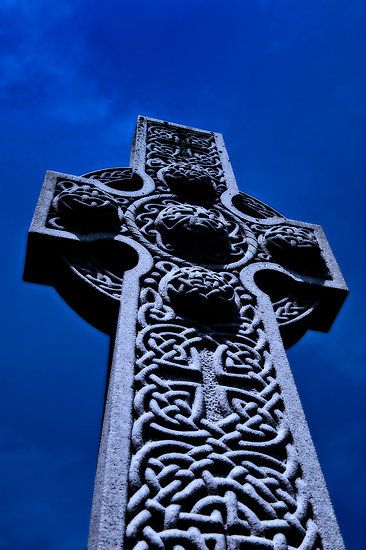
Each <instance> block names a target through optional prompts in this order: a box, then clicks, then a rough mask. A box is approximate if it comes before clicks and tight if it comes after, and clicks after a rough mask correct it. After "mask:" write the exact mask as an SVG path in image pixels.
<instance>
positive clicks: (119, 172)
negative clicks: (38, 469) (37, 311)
mask: <svg viewBox="0 0 366 550" xmlns="http://www.w3.org/2000/svg"><path fill="white" fill-rule="evenodd" d="M25 278H26V280H30V281H35V282H40V283H45V284H51V285H54V286H55V287H56V289H57V290H58V291H59V292H60V293H61V295H62V296H63V297H64V298H65V299H66V300H67V301H68V302H69V303H70V304H71V305H72V307H73V308H75V309H76V310H77V311H78V312H80V313H81V315H83V316H84V318H85V319H87V320H88V321H90V322H91V323H93V324H94V325H95V326H97V327H98V328H100V329H101V330H103V331H105V332H107V333H108V334H110V335H111V337H112V342H113V344H112V345H113V353H112V354H111V360H110V365H109V374H108V392H107V397H106V404H105V412H104V419H103V429H102V435H101V441H100V450H99V458H98V466H97V474H96V482H95V492H94V498H93V508H92V516H91V528H90V535H89V546H88V548H89V550H112V549H113V550H114V549H116V550H117V549H119V550H120V549H122V548H123V549H131V550H132V549H134V550H148V549H164V548H166V549H172V550H173V549H175V550H178V549H179V550H182V549H187V550H191V549H196V550H205V549H206V550H224V549H225V550H234V549H239V548H253V549H254V548H255V549H274V550H286V549H289V550H293V549H299V550H300V549H301V550H311V549H314V550H315V549H319V550H320V549H325V550H338V549H341V548H344V546H343V542H342V539H341V536H340V534H339V530H338V527H337V522H336V520H335V517H334V513H333V510H332V506H331V503H330V500H329V496H328V493H327V489H326V486H325V483H324V479H323V476H322V473H321V470H320V466H319V464H318V461H317V458H316V454H315V450H314V447H313V444H312V441H311V437H310V434H309V431H308V427H307V424H306V421H305V418H304V413H303V411H302V408H301V404H300V401H299V397H298V394H297V392H296V389H295V384H294V380H293V378H292V374H291V370H290V368H289V365H288V363H287V359H286V355H285V351H284V348H285V347H288V346H289V345H291V344H293V343H294V342H295V341H296V340H298V339H299V338H300V337H301V336H302V335H303V334H304V333H305V332H306V330H308V329H313V330H323V331H326V330H328V329H329V327H330V325H331V323H332V321H333V320H334V318H335V316H336V314H337V311H338V310H339V308H340V306H341V304H342V302H343V300H344V298H345V296H346V292H347V290H346V287H345V283H344V281H343V278H342V276H341V273H340V271H339V268H338V266H337V264H336V261H335V259H334V257H333V255H332V252H331V250H330V248H329V245H328V243H327V241H326V239H325V237H324V234H323V232H322V229H321V228H320V227H319V226H317V225H310V224H307V223H301V222H297V221H293V220H290V219H287V218H285V217H283V216H282V215H281V214H279V213H278V212H276V211H275V210H273V209H272V208H270V207H268V206H266V205H264V204H263V203H262V202H260V201H258V200H256V199H254V198H252V197H250V196H248V195H246V194H244V193H240V192H239V191H238V188H237V185H236V182H235V178H234V175H233V173H232V170H231V167H230V163H229V159H228V156H227V153H226V149H225V146H224V142H223V139H222V136H221V135H220V134H216V133H213V132H207V131H203V130H197V129H194V128H189V127H186V126H181V125H178V124H170V123H166V122H162V121H159V120H154V119H149V118H143V117H140V118H139V120H138V124H137V128H136V134H135V139H134V144H133V148H132V157H131V167H129V168H111V169H106V170H99V171H96V172H91V173H88V174H85V175H84V176H83V177H77V176H73V175H68V174H61V173H57V172H47V175H46V179H45V183H44V185H43V188H42V191H41V196H40V200H39V203H38V206H37V209H36V213H35V216H34V219H33V223H32V226H31V229H30V233H29V240H28V251H27V261H26V269H25ZM315 391H318V389H316V390H315Z"/></svg>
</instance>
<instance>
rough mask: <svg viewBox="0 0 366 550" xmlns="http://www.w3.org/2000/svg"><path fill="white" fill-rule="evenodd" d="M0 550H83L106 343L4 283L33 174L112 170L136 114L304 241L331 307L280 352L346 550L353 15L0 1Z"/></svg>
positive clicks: (359, 25) (360, 69)
mask: <svg viewBox="0 0 366 550" xmlns="http://www.w3.org/2000/svg"><path fill="white" fill-rule="evenodd" d="M0 16H1V23H2V24H1V30H0V41H1V42H0V52H1V54H0V72H1V77H0V99H1V102H0V109H1V116H0V120H1V124H2V130H1V134H0V139H1V153H2V154H1V175H2V178H1V179H2V191H1V196H2V200H1V206H2V209H3V213H2V215H1V217H0V219H1V222H2V224H3V226H2V228H1V240H2V242H3V252H2V258H3V267H2V269H1V276H2V278H3V281H2V287H1V288H2V297H3V302H4V305H5V307H4V308H3V311H4V313H3V315H2V317H1V319H2V327H1V336H2V354H1V355H2V370H1V378H2V390H1V399H0V413H1V418H2V419H4V421H3V422H2V436H1V439H0V442H1V446H2V449H1V457H0V461H1V463H0V477H1V494H2V498H1V499H0V518H1V520H0V523H1V527H0V548H1V549H6V550H8V549H11V550H23V549H24V550H42V549H47V550H80V549H83V548H85V544H86V538H87V530H88V521H89V511H90V505H91V497H92V490H93V481H94V472H95V463H96V454H97V445H98V437H99V426H100V421H101V411H102V401H103V391H104V379H105V372H106V364H107V353H108V338H107V337H106V336H105V335H103V334H101V333H99V332H98V331H96V330H95V329H93V328H91V327H90V326H89V325H87V324H86V323H85V322H84V321H83V320H82V319H80V318H79V317H78V316H77V315H76V313H74V312H73V311H72V310H71V309H70V308H69V307H68V306H67V305H66V304H65V303H64V302H63V301H62V299H61V298H60V297H59V296H58V295H57V294H56V292H55V291H54V290H53V289H52V288H48V287H42V286H38V285H32V284H25V283H23V282H22V280H21V277H22V266H23V261H24V252H25V243H26V233H27V230H28V226H29V224H30V221H31V217H32V215H33V211H34V207H35V204H36V201H37V198H38V194H39V191H40V186H41V183H42V181H43V176H44V172H45V170H46V169H53V170H57V171H63V172H67V173H75V174H81V173H85V172H88V171H90V170H93V169H98V168H103V167H108V166H124V165H128V159H129V147H130V143H131V139H132V133H133V128H134V124H135V119H136V116H137V115H138V114H144V115H147V116H152V117H156V118H163V119H167V120H171V121H175V122H180V123H182V124H188V125H193V126H197V127H201V128H205V129H209V130H215V131H218V132H222V133H223V134H224V137H225V139H226V144H227V147H228V150H229V153H230V155H231V160H232V163H233V167H234V171H235V173H236V176H237V179H238V183H239V186H240V188H241V190H242V191H245V192H246V193H249V194H252V195H254V196H257V197H258V198H260V199H262V200H263V201H265V202H267V203H269V204H270V205H271V206H273V207H274V208H276V209H278V210H279V211H281V212H283V213H284V214H285V215H287V216H288V217H290V218H294V219H300V220H303V221H309V222H314V223H320V224H321V225H323V227H324V230H325V232H326V234H327V236H328V239H329V241H330V243H331V246H332V247H333V250H334V252H335V255H336V257H337V260H338V262H339V264H340V266H341V269H342V271H343V274H344V276H345V278H346V281H347V283H348V285H349V287H350V289H351V295H350V297H349V298H348V300H347V302H346V303H345V305H344V308H343V310H342V311H341V313H340V314H339V317H338V319H337V320H336V322H335V324H334V326H333V328H332V330H331V332H330V333H329V334H327V335H324V334H318V333H308V334H307V335H306V336H305V337H304V338H303V340H302V341H301V342H300V343H299V344H297V345H296V346H295V347H294V348H293V349H292V350H290V352H289V357H290V362H291V364H292V367H293V371H294V374H295V378H296V381H297V384H298V388H299V392H300V395H301V398H302V401H303V405H304V409H305V412H306V415H307V417H308V420H309V424H310V429H311V433H312V435H313V437H314V441H315V445H316V448H317V451H318V453H319V458H320V462H321V465H322V467H323V471H324V474H325V477H326V480H327V483H328V485H329V490H330V494H331V497H332V500H333V503H334V507H335V511H336V514H337V517H338V519H339V522H340V526H341V530H342V533H343V535H344V538H345V542H346V545H347V547H348V548H349V549H351V550H363V549H364V548H365V535H364V529H365V527H364V513H365V505H364V503H365V491H366V483H365V481H366V480H365V477H366V474H365V468H364V453H365V447H366V446H365V438H364V436H363V432H364V431H365V428H364V427H365V420H364V418H365V413H366V403H365V401H366V400H365V388H366V384H365V378H366V374H365V369H364V364H365V344H364V342H365V336H364V331H363V330H362V328H361V327H362V326H363V325H364V322H365V321H364V314H365V310H366V308H365V293H364V287H365V284H364V279H365V253H364V250H365V235H366V232H365V215H364V213H365V178H366V155H365V126H366V102H365V91H366V90H365V87H366V86H365V84H366V71H365V66H366V31H365V28H366V2H365V1H361V0H359V1H357V0H348V1H346V2H341V1H340V0H328V1H326V0H306V2H293V1H291V0H287V1H286V0H257V1H255V0H248V1H229V0H228V1H227V2H219V1H213V0H210V1H208V0H207V1H203V0H195V1H193V0H190V1H189V0H187V1H185V2H182V1H170V2H169V1H168V0H165V1H162V0H157V1H154V2H153V1H147V0H146V1H141V0H136V1H135V2H132V1H128V2H127V1H122V2H121V1H117V0H116V1H108V0H105V1H104V2H100V3H99V2H92V1H80V0H72V1H70V0H62V1H61V2H49V1H46V0H33V1H32V0H3V1H2V2H1V7H0Z"/></svg>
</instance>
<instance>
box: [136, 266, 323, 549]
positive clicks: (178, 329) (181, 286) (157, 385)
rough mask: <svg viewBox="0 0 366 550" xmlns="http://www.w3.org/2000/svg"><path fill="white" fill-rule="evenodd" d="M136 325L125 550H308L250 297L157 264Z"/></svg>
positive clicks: (206, 277) (304, 515)
mask: <svg viewBox="0 0 366 550" xmlns="http://www.w3.org/2000/svg"><path fill="white" fill-rule="evenodd" d="M216 283H218V284H216ZM210 293H212V299H213V302H215V301H216V305H217V308H218V309H219V310H220V307H221V301H223V303H225V307H226V306H227V304H228V303H231V304H233V306H234V308H235V309H236V307H237V304H238V312H237V313H238V315H237V316H236V315H233V316H232V317H231V322H230V315H229V318H228V320H227V322H226V323H225V322H223V321H224V320H225V316H218V317H217V318H214V317H213V316H212V315H211V316H210V315H208V316H207V315H202V309H203V311H204V312H205V313H206V310H205V305H204V303H205V302H206V305H207V304H208V303H209V301H210V297H209V296H208V295H209V294H210ZM177 294H178V295H179V294H180V295H181V296H182V297H183V298H188V301H187V302H186V303H188V304H189V307H188V306H187V309H186V310H185V311H184V312H183V314H182V310H181V308H180V306H179V302H177V299H176V298H177ZM197 312H198V315H197ZM138 319H139V327H138V333H139V338H138V342H137V362H136V374H135V398H134V426H133V432H132V444H133V455H132V459H131V469H130V499H129V503H128V525H127V530H126V548H128V549H135V550H137V549H140V548H141V549H143V548H146V549H147V548H151V547H161V548H173V547H175V546H177V547H178V546H179V547H182V548H197V549H210V550H211V549H215V550H218V549H224V548H239V547H240V548H244V547H248V548H250V547H253V548H278V549H279V548H302V549H303V548H308V549H310V548H312V549H317V548H319V549H320V548H321V547H322V546H321V543H320V539H319V533H318V531H317V528H316V525H315V522H314V518H313V513H312V507H311V503H310V500H309V496H308V494H307V491H306V487H305V483H304V479H303V476H302V471H301V467H300V463H299V459H298V456H297V453H296V450H295V448H294V445H293V441H292V436H291V432H290V430H289V426H288V424H287V422H286V419H285V417H284V405H283V400H282V397H281V389H280V387H279V385H278V383H277V381H276V369H275V365H274V364H273V360H272V358H271V353H270V349H269V343H268V337H267V334H266V332H265V329H264V326H263V324H262V321H261V314H260V312H259V311H258V308H257V306H256V299H255V297H254V296H252V295H251V294H250V293H248V292H247V291H246V290H245V289H244V288H243V287H242V285H241V283H240V282H239V280H238V279H237V278H236V277H235V276H233V275H230V276H228V277H227V278H225V276H224V275H222V274H217V273H216V274H215V273H212V275H210V274H209V273H208V272H207V270H202V269H201V268H199V269H198V270H197V269H196V268H194V267H192V268H184V269H183V271H182V270H181V269H178V270H177V268H176V267H175V265H174V264H173V263H171V262H167V261H160V262H157V264H156V265H155V267H154V270H153V271H152V272H151V273H150V274H149V275H148V276H147V277H146V278H145V280H144V284H143V290H142V291H141V296H140V307H139V317H138ZM151 545H153V546H151Z"/></svg>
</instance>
